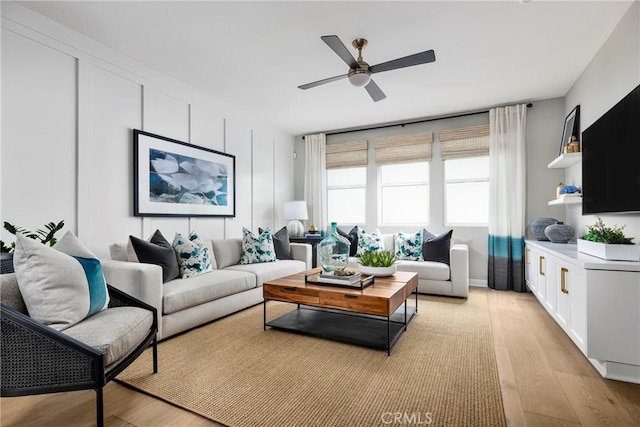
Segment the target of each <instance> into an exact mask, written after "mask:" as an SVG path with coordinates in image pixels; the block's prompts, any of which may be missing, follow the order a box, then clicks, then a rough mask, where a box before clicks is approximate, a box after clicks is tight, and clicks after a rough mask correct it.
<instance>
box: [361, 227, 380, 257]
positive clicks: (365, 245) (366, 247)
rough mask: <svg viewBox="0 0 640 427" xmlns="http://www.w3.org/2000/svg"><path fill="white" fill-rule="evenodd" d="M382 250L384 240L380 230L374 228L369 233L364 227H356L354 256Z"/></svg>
mask: <svg viewBox="0 0 640 427" xmlns="http://www.w3.org/2000/svg"><path fill="white" fill-rule="evenodd" d="M380 251H384V241H383V240H382V234H380V231H378V230H375V231H374V232H373V233H371V234H369V233H367V232H366V231H364V229H362V228H359V229H358V251H357V252H356V256H361V255H362V254H363V253H365V252H380Z"/></svg>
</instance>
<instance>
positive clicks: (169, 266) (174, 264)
mask: <svg viewBox="0 0 640 427" xmlns="http://www.w3.org/2000/svg"><path fill="white" fill-rule="evenodd" d="M129 241H130V242H131V246H132V247H133V250H134V251H135V254H136V256H137V258H138V261H139V262H142V263H147V264H156V265H159V266H160V267H162V281H163V282H165V283H166V282H168V281H169V280H173V279H175V278H176V277H180V268H179V267H178V259H177V258H176V253H175V251H174V250H173V247H172V246H171V243H169V242H167V239H165V238H164V236H163V235H162V233H160V230H156V232H155V233H154V234H153V237H151V241H150V242H147V241H145V240H142V239H139V238H137V237H135V236H129Z"/></svg>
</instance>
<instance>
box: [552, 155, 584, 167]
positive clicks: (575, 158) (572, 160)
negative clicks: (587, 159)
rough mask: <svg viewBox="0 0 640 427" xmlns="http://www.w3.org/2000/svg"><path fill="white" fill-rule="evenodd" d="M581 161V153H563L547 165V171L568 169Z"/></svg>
mask: <svg viewBox="0 0 640 427" xmlns="http://www.w3.org/2000/svg"><path fill="white" fill-rule="evenodd" d="M580 160H582V153H564V154H560V155H559V156H558V157H556V158H555V159H554V160H553V161H552V162H551V163H549V164H548V165H547V168H548V169H560V168H568V167H569V166H571V165H574V164H576V163H578V162H579V161H580Z"/></svg>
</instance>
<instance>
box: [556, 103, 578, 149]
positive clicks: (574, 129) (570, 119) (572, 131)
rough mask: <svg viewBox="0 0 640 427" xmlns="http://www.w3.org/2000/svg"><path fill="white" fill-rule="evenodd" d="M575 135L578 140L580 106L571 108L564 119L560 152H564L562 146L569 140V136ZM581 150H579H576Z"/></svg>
mask: <svg viewBox="0 0 640 427" xmlns="http://www.w3.org/2000/svg"><path fill="white" fill-rule="evenodd" d="M572 136H575V137H576V141H578V142H579V141H580V106H579V105H576V107H575V108H574V109H573V110H571V112H570V113H569V115H567V117H566V118H565V119H564V129H563V130H562V141H561V142H560V154H562V153H564V152H565V151H564V148H565V147H566V146H567V145H568V144H569V143H570V142H571V137H572ZM578 151H581V150H578Z"/></svg>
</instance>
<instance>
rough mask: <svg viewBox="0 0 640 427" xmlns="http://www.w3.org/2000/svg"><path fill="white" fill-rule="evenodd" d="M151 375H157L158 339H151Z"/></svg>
mask: <svg viewBox="0 0 640 427" xmlns="http://www.w3.org/2000/svg"><path fill="white" fill-rule="evenodd" d="M153 373H154V374H157V373H158V337H157V336H155V337H153Z"/></svg>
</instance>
